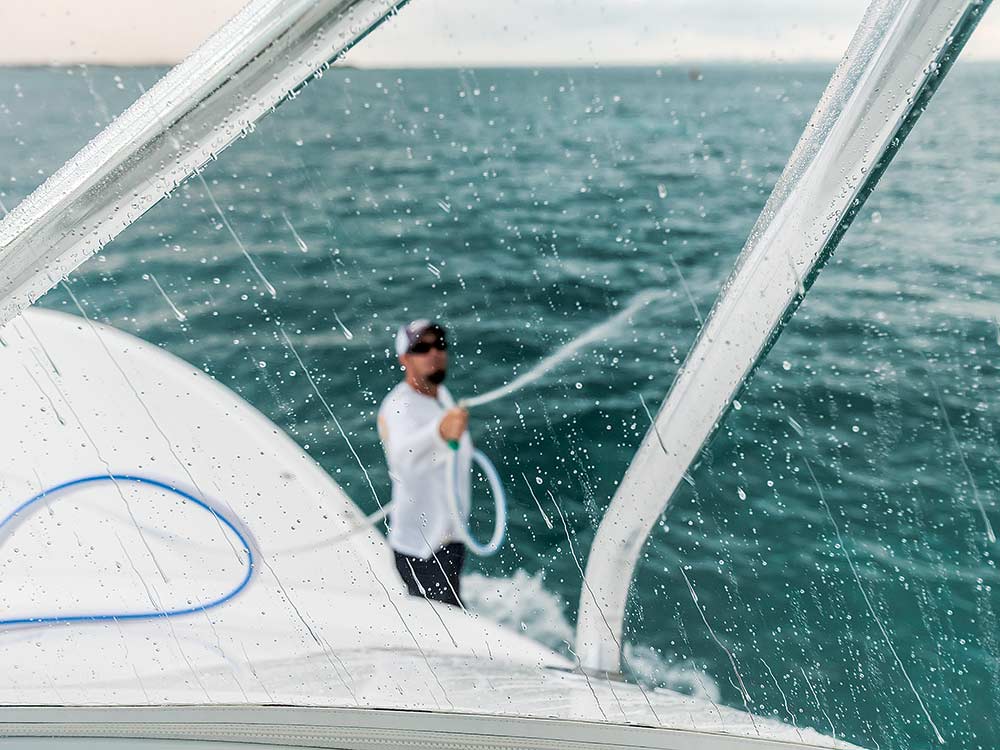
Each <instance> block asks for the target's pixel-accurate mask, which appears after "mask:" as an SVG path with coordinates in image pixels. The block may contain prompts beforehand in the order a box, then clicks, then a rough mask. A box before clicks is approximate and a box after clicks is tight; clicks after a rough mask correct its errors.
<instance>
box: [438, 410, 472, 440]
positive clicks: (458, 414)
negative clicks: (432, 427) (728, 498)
mask: <svg viewBox="0 0 1000 750" xmlns="http://www.w3.org/2000/svg"><path fill="white" fill-rule="evenodd" d="M468 426H469V410H468V409H463V408H462V407H460V406H453V407H452V408H450V409H449V410H448V411H446V412H445V413H444V416H443V417H441V421H440V423H438V433H439V434H440V435H441V437H442V438H443V439H445V440H458V439H459V438H460V437H462V433H463V432H465V429H466V428H467V427H468Z"/></svg>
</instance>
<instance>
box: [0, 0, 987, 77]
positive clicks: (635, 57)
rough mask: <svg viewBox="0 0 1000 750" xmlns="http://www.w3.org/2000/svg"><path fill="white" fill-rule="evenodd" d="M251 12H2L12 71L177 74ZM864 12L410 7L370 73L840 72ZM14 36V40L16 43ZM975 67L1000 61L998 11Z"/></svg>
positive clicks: (678, 2)
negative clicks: (634, 67) (452, 69)
mask: <svg viewBox="0 0 1000 750" xmlns="http://www.w3.org/2000/svg"><path fill="white" fill-rule="evenodd" d="M244 2H245V0H0V29H3V30H5V31H6V32H7V33H5V34H4V42H3V44H2V45H0V65H2V64H7V65H10V64H42V65H46V64H54V63H55V64H74V63H87V64H117V65H132V64H147V63H174V62H177V61H178V60H180V59H182V58H183V57H184V56H185V55H186V54H187V53H188V52H190V51H191V50H193V49H194V48H195V47H197V46H198V44H200V43H201V41H203V40H204V39H205V38H206V37H207V36H208V35H209V34H211V33H212V31H214V30H215V29H216V28H218V27H219V26H220V25H222V24H223V23H224V22H225V21H226V20H227V19H228V18H229V17H230V16H232V15H233V14H235V13H236V12H237V11H238V10H239V8H240V7H241V6H242V5H243V4H244ZM866 5H867V2H866V0H448V1H446V0H411V3H410V4H409V5H408V6H407V7H405V8H404V9H403V10H402V12H401V13H400V14H399V15H398V16H397V17H396V18H394V19H393V20H392V21H391V22H390V23H388V24H387V25H385V26H383V28H381V29H379V31H378V32H377V33H376V34H374V35H372V36H371V37H369V39H367V40H365V42H364V43H363V44H362V45H360V46H359V47H358V48H356V49H355V50H352V52H351V54H350V55H349V57H348V62H349V63H352V64H354V65H358V66H362V67H410V66H423V67H426V66H463V67H464V66H475V65H591V64H595V63H600V64H606V65H607V64H611V65H614V64H619V65H623V64H654V65H655V64H670V63H686V62H705V61H711V60H734V61H751V60H761V61H799V60H824V61H833V60H837V59H839V58H840V56H841V55H842V53H843V51H844V49H845V47H846V46H847V43H848V41H849V40H850V37H851V34H852V33H853V31H854V29H855V27H856V26H857V24H858V22H859V20H860V19H861V16H862V14H863V12H864V9H865V7H866ZM12 30H13V31H14V33H11V32H12ZM964 56H965V57H968V58H975V59H994V60H1000V10H996V9H993V10H991V11H989V12H988V14H987V16H986V18H985V19H984V21H983V22H982V24H981V25H980V28H979V29H978V30H977V32H976V35H975V36H974V37H973V40H972V41H971V42H970V44H969V46H968V48H967V50H966V52H965V53H964Z"/></svg>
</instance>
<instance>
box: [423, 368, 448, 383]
mask: <svg viewBox="0 0 1000 750" xmlns="http://www.w3.org/2000/svg"><path fill="white" fill-rule="evenodd" d="M447 376H448V371H447V370H435V371H434V372H432V373H430V374H429V375H428V376H427V382H428V383H433V384H434V385H441V383H443V382H444V379H445V378H446V377H447Z"/></svg>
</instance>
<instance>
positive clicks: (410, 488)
mask: <svg viewBox="0 0 1000 750" xmlns="http://www.w3.org/2000/svg"><path fill="white" fill-rule="evenodd" d="M454 403H455V402H454V400H453V399H452V397H451V394H450V393H449V392H448V389H447V388H445V387H444V386H443V385H441V386H438V396H437V398H434V397H433V396H428V395H426V394H423V393H420V392H419V391H417V390H415V389H414V388H413V387H412V386H410V384H409V383H407V382H406V381H405V380H404V381H403V382H402V383H400V384H399V385H397V386H396V387H395V388H393V389H392V390H391V391H389V394H388V395H387V396H386V397H385V399H383V401H382V405H381V406H380V407H379V410H378V432H379V437H381V438H382V447H383V448H384V449H385V455H386V459H387V460H388V462H389V477H390V478H391V479H392V501H393V506H392V510H391V511H390V513H389V546H390V547H392V548H393V549H394V550H396V551H397V552H401V553H402V554H404V555H410V556H412V557H420V558H422V559H425V560H426V559H427V558H429V557H430V556H431V554H432V553H433V552H435V551H437V550H438V549H439V548H440V547H442V546H443V545H445V544H447V543H449V542H452V541H457V540H458V539H459V536H458V534H457V532H456V531H455V529H456V524H458V523H463V524H464V523H466V522H467V520H468V516H469V504H468V498H469V493H470V489H471V477H470V474H469V472H470V470H471V464H472V439H471V438H470V437H469V432H468V430H466V431H465V432H464V433H463V434H462V438H461V440H459V448H458V451H457V455H456V456H455V461H456V464H457V465H456V469H457V474H458V477H457V482H456V490H457V492H458V505H459V510H460V513H461V514H462V518H461V519H456V518H455V517H454V515H453V514H452V512H451V509H450V506H449V503H448V498H447V494H446V493H447V491H448V490H447V479H448V477H447V474H446V472H447V467H448V463H449V462H448V454H449V453H451V450H452V449H451V448H450V447H448V443H447V442H446V441H445V440H444V439H443V438H442V437H441V434H440V433H439V432H438V425H439V424H440V422H441V417H442V416H443V415H444V412H445V410H446V409H448V408H450V407H451V406H453V405H454Z"/></svg>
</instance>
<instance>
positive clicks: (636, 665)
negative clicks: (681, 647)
mask: <svg viewBox="0 0 1000 750" xmlns="http://www.w3.org/2000/svg"><path fill="white" fill-rule="evenodd" d="M625 659H626V660H627V661H628V665H629V667H631V670H632V672H634V673H635V674H634V677H635V678H636V679H638V680H639V681H640V682H641V683H643V684H645V685H651V686H653V687H662V688H667V689H668V690H674V691H676V692H678V693H683V694H684V695H690V696H691V697H693V698H700V699H702V700H707V701H711V702H712V703H718V702H719V700H720V699H721V697H722V691H721V690H719V684H718V683H717V682H716V681H715V679H714V678H712V677H710V676H709V675H708V674H706V673H705V672H703V671H702V670H700V669H698V667H697V666H696V665H695V664H694V663H693V662H691V661H689V660H687V659H683V660H678V661H671V660H670V659H668V658H666V657H665V656H664V655H663V654H661V653H659V652H658V651H657V650H656V649H654V648H652V647H651V646H635V645H633V644H631V643H626V644H625Z"/></svg>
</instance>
